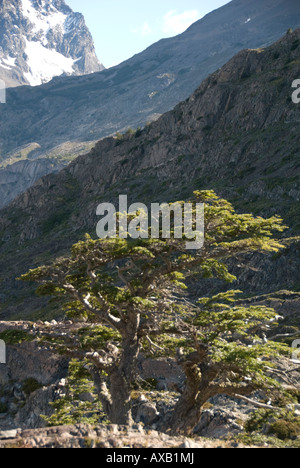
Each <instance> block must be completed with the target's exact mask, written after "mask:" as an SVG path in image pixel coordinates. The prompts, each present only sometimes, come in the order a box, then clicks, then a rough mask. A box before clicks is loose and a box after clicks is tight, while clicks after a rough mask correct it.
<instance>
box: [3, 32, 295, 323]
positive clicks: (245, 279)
mask: <svg viewBox="0 0 300 468" xmlns="http://www.w3.org/2000/svg"><path fill="white" fill-rule="evenodd" d="M299 53H300V30H297V31H295V32H294V33H292V34H287V35H285V36H284V37H283V38H282V39H281V40H280V41H278V42H277V43H275V44H274V45H272V46H270V47H268V48H266V49H259V50H244V51H242V52H240V53H239V54H237V55H236V56H235V57H234V58H233V59H231V60H230V61H229V62H228V63H227V64H226V65H225V66H223V67H222V68H221V69H220V70H218V71H217V72H215V73H213V74H212V75H210V76H209V77H208V78H207V79H206V80H204V81H203V82H202V84H201V86H200V87H199V88H198V89H197V90H196V91H195V92H194V93H193V94H192V95H191V96H190V98H188V99H187V100H186V101H185V102H182V103H180V104H178V105H177V106H176V107H175V108H174V109H173V110H172V111H169V112H168V113H166V114H164V115H163V116H162V117H160V119H159V120H157V121H155V122H153V123H152V124H151V125H149V126H146V127H145V128H143V129H141V130H138V131H136V132H128V133H126V134H124V135H122V136H118V137H117V138H113V137H109V138H106V139H104V140H101V141H100V142H99V143H98V144H97V145H96V146H95V148H94V149H92V151H91V152H90V153H88V154H86V155H83V156H80V157H78V158H77V159H76V160H75V161H74V162H72V163H71V164H70V165H69V166H68V167H66V168H65V169H63V170H62V171H61V172H59V173H58V174H56V175H54V174H50V175H48V176H46V177H44V178H42V179H40V180H39V181H38V182H37V183H36V184H35V185H34V186H33V187H31V188H30V189H28V190H27V191H26V192H25V193H24V194H22V195H20V196H18V197H17V198H16V199H15V200H14V201H13V202H12V203H11V204H10V205H9V206H8V207H7V208H5V209H3V210H1V212H0V215H1V216H0V239H1V242H2V243H1V246H0V254H1V260H0V271H2V272H3V274H2V275H3V276H2V282H1V283H0V298H1V297H2V303H3V305H2V316H3V317H5V318H7V317H10V316H11V315H13V316H15V315H16V314H18V306H16V305H15V303H17V304H20V303H22V311H23V312H22V313H23V314H24V315H26V314H28V313H29V311H30V313H31V314H34V313H40V308H41V302H39V300H38V299H35V298H34V296H33V295H32V289H30V288H29V290H28V289H27V290H26V287H25V286H24V285H22V284H20V282H16V281H15V279H14V278H16V277H17V276H19V275H20V274H22V273H24V272H25V271H26V270H27V269H28V268H32V267H35V266H39V265H40V264H42V263H44V262H47V261H49V260H50V259H51V258H52V257H54V256H60V255H63V254H65V253H66V252H68V249H69V248H70V246H71V244H72V243H74V242H76V241H77V240H78V239H79V238H81V237H82V236H83V235H84V233H85V232H89V233H90V234H92V235H93V236H94V237H95V230H96V223H97V216H96V208H97V205H98V204H99V203H101V202H111V203H115V204H116V203H117V202H118V196H119V195H120V194H127V195H128V198H129V203H130V202H136V201H140V202H143V203H150V202H151V203H152V202H160V203H162V202H168V201H175V200H178V199H186V198H189V197H190V196H191V195H192V192H193V190H199V189H214V190H215V191H216V192H217V193H218V194H219V195H221V196H223V197H225V198H227V199H229V200H230V201H231V202H232V203H233V204H234V206H235V207H236V208H237V209H238V210H239V211H240V212H252V213H254V214H255V215H260V216H272V215H274V214H279V215H281V216H282V217H283V218H284V221H285V223H287V224H288V225H289V226H290V230H289V231H288V232H287V233H286V236H295V235H296V234H297V233H298V232H299V228H300V225H299V219H300V216H299V214H300V213H299V200H300V165H299V148H300V144H299V143H300V140H299V139H300V132H299V130H300V128H299V125H300V123H299V122H300V119H299V111H300V109H299V106H297V105H295V104H294V103H293V102H292V99H291V96H292V92H293V90H292V87H291V85H292V83H293V81H294V79H297V77H299V76H300V60H299ZM116 206H117V205H116ZM11 257H12V258H13V262H11V261H10V260H9V259H10V258H11ZM244 263H245V264H246V265H247V267H246V268H245V271H244V269H243V270H240V268H241V266H238V265H235V267H234V268H235V270H236V271H237V276H238V277H239V278H240V279H239V282H237V284H235V286H237V287H238V288H239V289H241V290H244V291H245V293H248V294H250V293H251V294H253V293H256V294H265V293H272V292H275V291H278V290H282V289H287V290H291V291H292V290H295V291H297V290H299V287H300V279H299V266H300V255H299V241H298V240H296V239H295V241H289V243H288V244H287V248H286V250H285V251H284V253H283V254H281V255H278V256H273V255H269V256H268V255H267V256H253V257H251V258H248V259H245V262H244ZM7 265H10V266H9V268H7ZM201 287H204V288H205V291H206V292H205V293H206V294H207V284H205V285H203V286H199V285H197V294H198V293H199V294H200V292H201ZM210 287H213V285H211V286H210ZM208 289H209V288H208ZM21 315H22V314H21Z"/></svg>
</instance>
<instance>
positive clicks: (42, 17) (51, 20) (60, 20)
mask: <svg viewBox="0 0 300 468" xmlns="http://www.w3.org/2000/svg"><path fill="white" fill-rule="evenodd" d="M21 1H22V13H23V16H24V17H25V18H27V19H28V20H29V21H30V22H31V23H32V24H33V30H32V32H35V33H43V38H44V39H46V35H47V33H48V32H49V31H50V30H51V29H55V28H57V27H60V28H61V29H62V30H63V31H64V24H65V21H66V19H67V17H68V15H65V14H64V13H62V12H60V11H58V10H57V9H56V8H55V7H54V6H53V5H51V4H49V3H48V2H47V1H45V0H42V1H41V6H40V10H36V9H35V8H34V7H33V5H32V1H31V0H21ZM46 7H47V8H46Z"/></svg>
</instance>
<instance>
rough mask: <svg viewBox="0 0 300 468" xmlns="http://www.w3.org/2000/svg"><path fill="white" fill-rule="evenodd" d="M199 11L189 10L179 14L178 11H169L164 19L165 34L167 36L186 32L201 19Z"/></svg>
mask: <svg viewBox="0 0 300 468" xmlns="http://www.w3.org/2000/svg"><path fill="white" fill-rule="evenodd" d="M200 17H201V15H200V13H199V11H198V10H187V11H184V12H183V13H177V10H171V11H169V12H168V13H167V14H166V15H165V16H164V19H163V32H164V33H165V34H170V35H172V34H180V33H182V32H184V31H185V30H186V29H187V28H188V27H189V26H191V25H192V24H193V23H195V21H197V20H198V19H200Z"/></svg>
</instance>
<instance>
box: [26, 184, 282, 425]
mask: <svg viewBox="0 0 300 468" xmlns="http://www.w3.org/2000/svg"><path fill="white" fill-rule="evenodd" d="M192 201H194V202H198V203H204V204H205V222H204V224H205V242H204V246H203V248H201V249H199V250H196V251H187V250H186V244H185V240H184V239H175V238H174V237H172V236H171V238H170V239H163V238H159V239H151V238H150V239H135V240H133V239H121V238H119V237H118V236H116V237H115V238H109V239H96V240H94V239H92V238H91V237H90V236H89V235H86V238H85V240H83V241H80V242H78V243H77V244H75V245H74V246H73V247H72V249H71V254H70V256H68V257H64V258H59V259H57V260H56V261H54V262H53V263H52V264H51V265H48V266H41V267H39V268H36V269H34V270H30V271H29V272H28V273H27V274H25V275H23V276H22V277H21V279H22V280H26V281H36V282H38V283H39V288H38V293H39V294H42V295H51V296H56V297H59V298H60V299H61V300H63V303H64V310H65V312H66V315H67V316H68V317H69V318H72V319H73V320H84V321H85V322H86V324H87V325H86V326H87V327H89V325H88V324H90V336H89V332H87V333H85V334H84V336H85V339H84V340H83V338H82V335H80V333H79V334H78V333H77V334H72V335H71V336H64V338H63V340H61V341H60V342H59V340H57V339H56V340H55V339H53V340H49V341H48V343H50V344H51V345H52V346H53V347H54V348H55V349H56V350H57V349H60V350H61V351H63V352H65V353H67V354H69V355H70V356H72V357H77V358H80V359H82V360H83V359H86V360H87V361H88V362H89V363H90V372H91V374H92V375H93V378H94V382H95V386H96V388H97V392H98V396H99V399H100V400H101V402H102V405H103V409H104V411H105V413H106V414H107V416H108V419H109V420H110V421H111V422H113V423H117V424H131V422H132V414H131V406H132V405H131V391H132V384H133V382H134V380H135V378H136V363H137V359H138V356H139V355H140V353H141V352H142V351H143V352H149V353H152V355H153V356H156V355H157V356H161V355H168V356H169V357H173V358H174V359H177V361H178V363H179V364H180V365H181V366H182V369H183V372H184V373H185V376H186V382H185V386H184V388H183V389H182V393H181V395H180V396H179V399H178V402H177V404H176V405H175V407H174V411H173V416H172V418H171V419H170V421H167V422H166V421H165V422H164V424H165V425H166V427H167V426H169V428H171V430H172V431H174V432H183V433H186V434H188V433H191V432H192V431H193V429H194V428H195V426H196V425H197V422H198V421H199V418H200V415H201V410H202V407H203V404H204V403H205V402H206V401H207V400H208V399H209V398H211V397H212V396H214V395H216V394H228V395H249V394H251V393H252V392H253V391H254V390H255V389H257V388H275V387H276V382H275V381H274V380H273V379H272V378H271V377H269V375H268V373H269V371H270V368H271V367H272V365H273V364H272V362H274V358H275V357H276V355H278V353H280V352H283V351H284V350H285V351H286V349H285V348H284V346H282V345H278V344H276V343H274V342H268V341H267V339H266V337H265V336H264V335H263V331H264V330H265V329H266V326H270V325H271V324H274V323H276V318H277V317H276V313H275V312H274V311H273V310H272V309H269V308H265V307H258V306H252V307H244V306H242V305H236V299H237V295H238V293H239V292H240V291H234V290H230V291H227V292H222V293H220V294H216V295H215V296H214V297H205V298H203V297H201V298H199V300H198V301H193V300H191V297H190V296H189V291H188V280H189V278H191V277H193V278H198V280H199V281H201V278H219V279H222V280H224V281H226V282H229V283H230V282H233V281H234V280H235V279H236V277H235V276H234V275H233V274H232V273H230V271H229V267H228V262H227V260H228V259H230V258H233V257H234V258H237V257H239V256H240V255H245V254H247V253H249V252H262V253H264V252H278V251H279V250H280V249H283V248H284V245H283V244H282V243H281V242H280V241H278V240H277V239H275V238H274V237H273V234H274V233H275V232H279V233H281V232H283V231H284V229H285V226H284V225H283V222H282V219H281V218H279V217H278V216H274V217H271V218H269V219H264V218H262V217H254V216H253V215H251V214H238V213H236V212H235V210H234V208H233V206H232V205H231V204H230V203H229V202H228V201H226V200H224V199H222V198H219V197H218V196H217V195H216V194H215V193H214V192H213V191H198V192H194V198H193V200H192ZM180 203H182V202H180ZM95 327H97V333H96V334H95ZM56 338H57V337H56ZM45 342H46V340H45V339H44V343H45Z"/></svg>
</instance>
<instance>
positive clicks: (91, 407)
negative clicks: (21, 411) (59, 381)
mask: <svg viewBox="0 0 300 468" xmlns="http://www.w3.org/2000/svg"><path fill="white" fill-rule="evenodd" d="M87 394H88V395H89V398H88V399H87V398H85V395H87ZM90 400H93V401H90ZM51 406H52V407H53V409H54V413H53V414H52V415H51V416H43V418H44V420H45V421H46V422H47V425H48V426H62V425H65V424H80V423H85V422H88V423H89V424H93V423H97V422H99V421H100V420H101V421H102V422H103V421H104V420H105V417H104V414H103V412H102V407H101V404H100V403H99V402H98V401H97V396H96V394H95V389H94V385H93V382H92V379H91V376H90V373H89V371H88V370H87V369H86V368H85V366H84V363H83V362H79V361H77V360H75V359H74V360H72V361H71V362H70V365H69V373H68V377H67V380H66V393H65V394H64V395H62V396H61V398H59V399H57V400H56V401H54V402H53V403H52V404H51Z"/></svg>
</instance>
